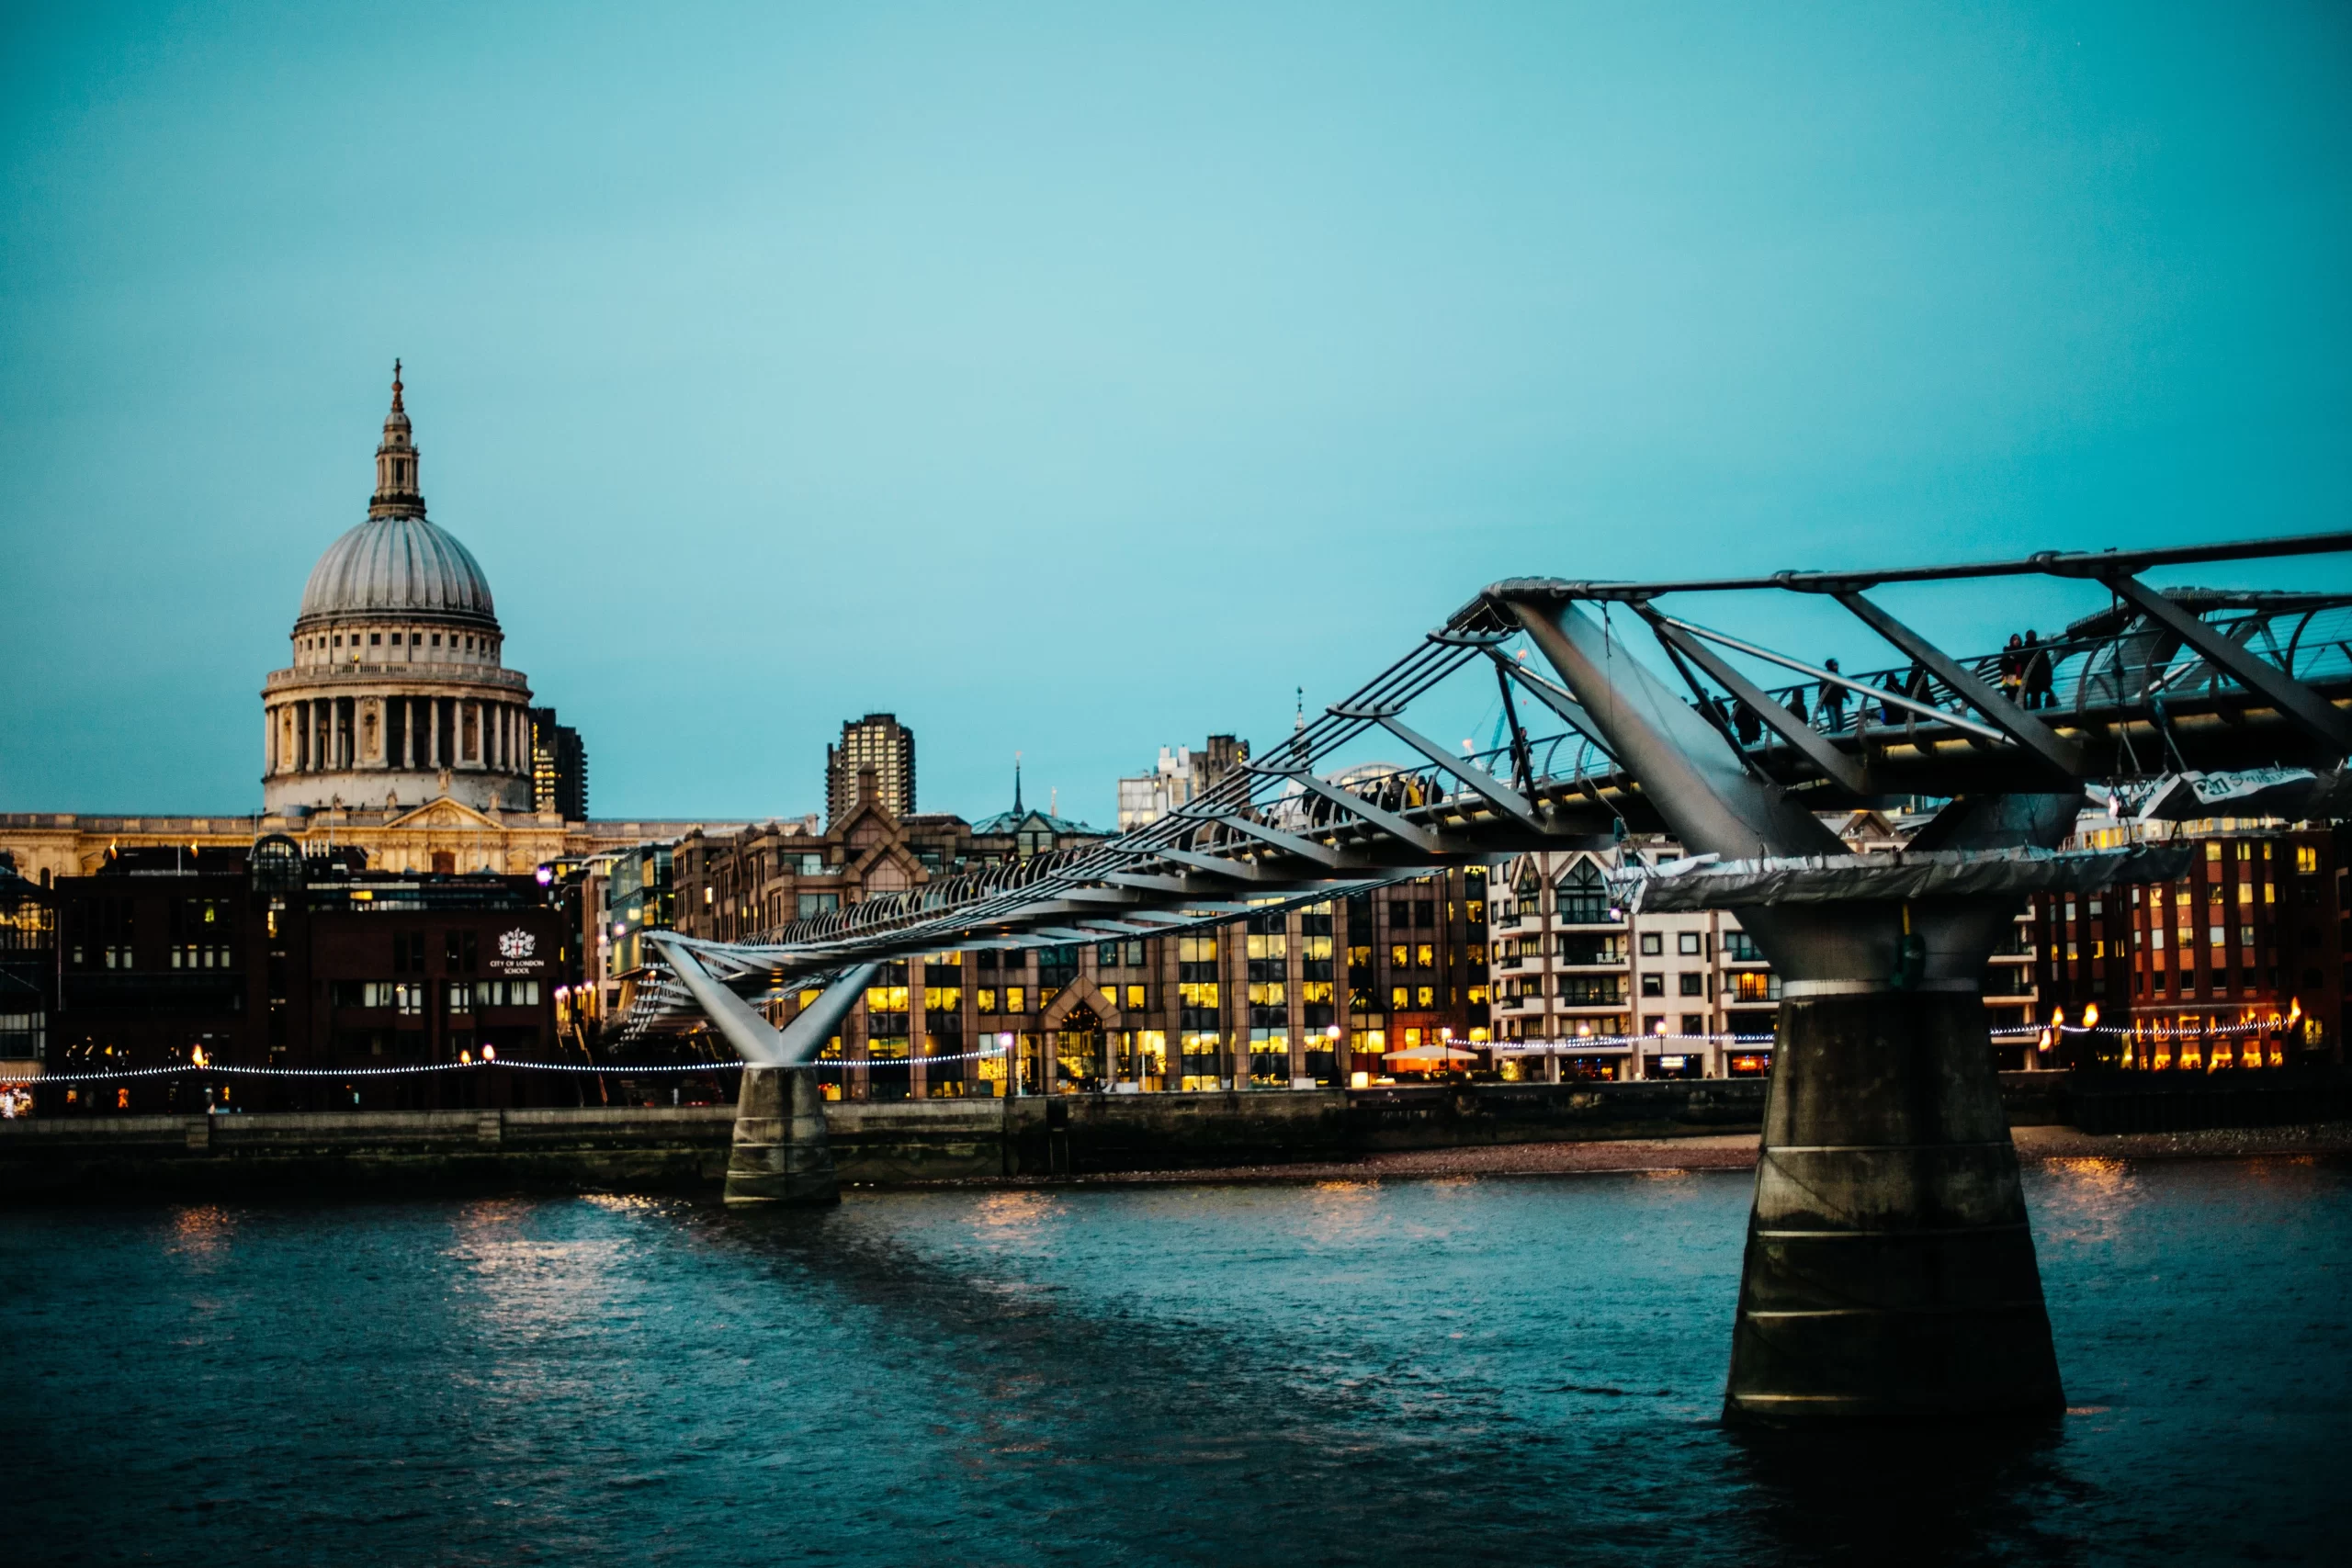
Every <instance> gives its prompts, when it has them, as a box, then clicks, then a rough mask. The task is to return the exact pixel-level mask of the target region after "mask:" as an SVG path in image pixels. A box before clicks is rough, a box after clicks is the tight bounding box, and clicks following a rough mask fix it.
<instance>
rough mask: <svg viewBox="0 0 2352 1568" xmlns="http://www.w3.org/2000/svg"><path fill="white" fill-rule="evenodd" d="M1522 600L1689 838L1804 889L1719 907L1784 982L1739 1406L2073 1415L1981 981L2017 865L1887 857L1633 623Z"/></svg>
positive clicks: (1735, 1387)
mask: <svg viewBox="0 0 2352 1568" xmlns="http://www.w3.org/2000/svg"><path fill="white" fill-rule="evenodd" d="M1511 608H1512V610H1513V613H1514V614H1516V615H1518V617H1519V618H1520V620H1521V624H1522V625H1523V626H1525V627H1526V628H1527V631H1528V633H1529V635H1530V637H1532V639H1533V640H1534V642H1535V644H1536V646H1537V647H1538V648H1539V649H1541V650H1542V651H1543V653H1544V656H1545V657H1546V659H1548V660H1550V662H1551V663H1552V665H1553V667H1554V668H1555V670H1557V671H1559V674H1560V677H1561V679H1562V680H1563V681H1564V682H1566V684H1567V686H1568V688H1569V690H1570V691H1572V692H1573V693H1575V694H1576V697H1577V701H1578V702H1579V703H1581V704H1582V705H1583V706H1584V709H1585V712H1586V714H1587V715H1588V716H1589V718H1590V719H1591V721H1592V722H1593V724H1594V726H1595V727H1596V728H1598V729H1599V731H1600V739H1602V741H1603V742H1604V743H1605V744H1606V745H1607V746H1608V748H1609V750H1611V752H1612V753H1613V754H1614V755H1615V756H1616V757H1617V759H1618V760H1619V761H1620V762H1621V763H1623V765H1624V767H1625V768H1626V769H1627V770H1628V771H1629V772H1630V773H1632V774H1633V775H1634V777H1635V778H1636V779H1637V780H1638V781H1639V782H1640V785H1641V791H1642V794H1643V795H1644V796H1645V798H1646V799H1648V800H1649V801H1650V802H1651V803H1652V804H1653V805H1655V806H1656V807H1657V810H1658V811H1659V813H1660V814H1661V815H1662V816H1664V818H1666V820H1667V822H1668V824H1669V825H1670V826H1671V827H1672V828H1673V829H1674V831H1675V833H1676V836H1677V837H1679V839H1680V840H1682V842H1683V843H1684V844H1685V845H1686V846H1687V847H1688V848H1689V849H1690V850H1691V852H1694V853H1700V854H1705V853H1713V854H1715V855H1719V856H1721V857H1723V858H1724V860H1727V861H1730V860H1736V861H1741V862H1747V863H1751V864H1752V863H1770V865H1771V866H1775V867H1778V868H1781V872H1782V873H1783V874H1784V877H1783V880H1784V882H1785V883H1786V884H1787V888H1788V892H1789V895H1790V896H1787V897H1780V896H1775V897H1773V898H1772V900H1771V901H1770V902H1769V903H1768V902H1764V901H1763V900H1762V899H1761V898H1759V897H1758V893H1757V891H1756V888H1757V886H1758V879H1757V878H1756V877H1748V878H1745V879H1743V878H1741V877H1738V876H1729V875H1726V876H1723V877H1720V878H1716V879H1715V880H1718V881H1719V882H1721V883H1722V884H1723V885H1724V886H1725V887H1726V889H1727V896H1724V897H1714V898H1709V899H1706V900H1705V902H1707V903H1710V904H1713V905H1719V906H1721V907H1726V908H1733V909H1734V910H1735V911H1736V913H1737V915H1738V917H1739V920H1740V924H1741V925H1742V926H1743V927H1745V928H1746V929H1747V931H1749V932H1750V933H1751V934H1752V935H1753V936H1754V937H1755V940H1756V942H1757V944H1758V946H1759V947H1761V948H1762V949H1763V950H1764V953H1765V954H1766V956H1768V957H1769V958H1770V959H1771V961H1772V964H1773V967H1774V968H1775V969H1776V970H1778V971H1779V972H1780V974H1781V976H1782V977H1783V989H1782V1001H1781V1013H1780V1024H1779V1039H1778V1043H1777V1045H1776V1048H1775V1051H1774V1055H1773V1066H1772V1080H1771V1087H1770V1095H1769V1098H1768V1100H1767V1102H1766V1110H1765V1124H1764V1149H1763V1157H1762V1160H1761V1162H1760V1164H1759V1165H1758V1169H1757V1178H1756V1198H1755V1206H1754V1209H1753V1212H1752V1213H1751V1217H1750V1219H1749V1222H1748V1233H1747V1260H1746V1263H1745V1265H1744V1267H1743V1269H1742V1273H1741V1279H1740V1287H1739V1314H1738V1319H1737V1323H1736V1327H1735V1328H1734V1331H1733V1337H1732V1362H1731V1376H1730V1380H1729V1383H1728V1385H1727V1387H1726V1389H1725V1391H1724V1416H1725V1418H1726V1419H1728V1420H1746V1421H1764V1422H1775V1423H1778V1422H1790V1421H1800V1420H1819V1419H1824V1418H1832V1419H1840V1418H1854V1417H1871V1416H1955V1415H2026V1414H2046V1413H2051V1412H2054V1411H2057V1410H2059V1409H2061V1408H2062V1407H2063V1405H2064V1394H2063V1393H2062V1391H2061V1389H2060V1386H2059V1381H2058V1364H2057V1358H2056V1356H2055V1354H2054V1352H2053V1351H2052V1347H2051V1340H2050V1323H2049V1318H2048V1315H2047V1314H2046V1313H2045V1311H2044V1309H2043V1306H2042V1298H2041V1272H2040V1270H2039V1269H2038V1267H2037V1265H2036V1263H2035V1259H2034V1251H2033V1237H2032V1234H2031V1232H2030V1230H2029V1229H2028V1228H2027V1223H2026V1211H2025V1198H2024V1194H2023V1191H2022V1190H2021V1189H2020V1187H2019V1184H2018V1163H2017V1151H2016V1149H2015V1147H2014V1146H2013V1145H2011V1143H2010V1141H2009V1130H2008V1119H2007V1115H2006V1113H2005V1112H2004V1111H2003V1110H2002V1106H2001V1099H2000V1086H1999V1079H1998V1078H1997V1077H1996V1075H1995V1072H1994V1069H1993V1062H1992V1053H1991V1052H1990V1051H1989V1050H1988V1049H1987V1048H1986V1027H1985V1010H1984V1004H1983V1001H1982V999H1981V998H1980V997H1979V995H1978V982H1979V976H1981V975H1982V973H1983V969H1984V965H1985V961H1986V959H1987V958H1988V957H1990V955H1991V953H1992V950H1993V947H1994V944H1995V942H1996V941H1997V940H1998V939H1999V937H2000V936H2001V935H2002V933H2003V932H2004V931H2007V929H2008V927H2009V925H2010V923H2011V921H2012V920H2013V919H2014V916H2015V912H2016V908H2017V906H2018V901H2019V900H2018V894H2016V893H2012V892H2006V891H2004V890H2003V889H2002V886H2001V877H2002V876H2003V875H2004V874H2005V871H2004V868H2003V866H2002V864H2001V863H2000V859H2001V857H1998V856H1992V857H1983V858H1984V859H1985V863H1984V864H1973V865H1971V864H1969V863H1973V862H1974V861H1976V860H1977V859H1978V858H1979V857H1977V856H1973V855H1951V856H1939V857H1938V859H1939V860H1940V861H1944V862H1945V863H1948V864H1951V865H1953V866H1954V867H1955V869H1958V868H1960V867H1962V866H1963V865H1968V867H1969V869H1970V870H1972V871H1973V873H1974V875H1973V883H1972V885H1971V886H1970V891H1969V892H1967V893H1965V894H1949V895H1947V894H1939V893H1938V892H1936V891H1934V885H1933V883H1932V882H1928V883H1924V884H1923V883H1922V882H1921V881H1920V880H1919V878H1918V875H1917V872H1916V870H1914V871H1910V872H1908V873H1907V874H1905V875H1902V876H1896V875H1890V874H1886V873H1887V872H1888V871H1890V870H1897V869H1902V868H1886V867H1870V866H1866V865H1865V863H1863V862H1862V861H1861V860H1860V859H1858V858H1857V857H1854V856H1853V855H1851V854H1850V852H1849V851H1848V850H1847V848H1846V846H1845V845H1844V844H1843V843H1842V842H1841V841H1840V840H1838V838H1837V836H1836V835H1835V834H1833V833H1832V832H1831V831H1830V830H1829V829H1827V828H1825V827H1824V826H1822V824H1821V823H1820V821H1819V820H1818V819H1816V818H1815V817H1814V816H1813V815H1812V813H1810V812H1809V811H1806V810H1805V809H1804V808H1803V807H1801V806H1800V805H1798V804H1797V803H1796V802H1795V801H1793V800H1792V799H1790V798H1788V797H1787V796H1786V795H1784V794H1783V792H1781V790H1780V789H1778V788H1777V787H1775V786H1773V785H1771V784H1768V783H1766V782H1764V781H1763V780H1761V779H1758V778H1757V777H1756V776H1754V775H1753V774H1752V773H1749V772H1748V771H1747V768H1746V767H1745V765H1744V764H1743V762H1742V761H1741V760H1740V758H1739V756H1738V755H1737V753H1736V751H1734V750H1733V749H1732V748H1731V746H1730V745H1729V744H1727V743H1726V742H1725V741H1724V739H1723V738H1722V737H1721V736H1720V735H1719V734H1718V733H1717V732H1716V731H1715V730H1714V729H1713V728H1712V727H1711V726H1710V725H1708V724H1707V723H1706V721H1705V720H1703V719H1702V718H1701V717H1700V716H1698V715H1697V714H1696V713H1694V712H1693V711H1692V710H1691V708H1690V707H1689V706H1688V705H1686V704H1685V703H1684V702H1683V701H1682V700H1681V698H1680V697H1679V696H1678V695H1677V694H1675V693H1674V692H1673V691H1672V689H1671V688H1669V687H1668V686H1667V685H1666V684H1665V682H1662V681H1660V680H1658V679H1657V677H1656V676H1654V675H1652V674H1651V673H1650V671H1648V670H1647V669H1646V668H1645V667H1644V666H1643V665H1642V664H1641V663H1639V662H1638V661H1637V660H1634V658H1632V657H1631V655H1630V651H1629V650H1628V649H1626V648H1625V647H1624V645H1623V641H1622V640H1621V639H1619V638H1618V637H1616V636H1615V635H1614V634H1613V631H1612V629H1611V628H1610V627H1608V626H1604V625H1603V624H1601V623H1600V622H1597V621H1595V620H1594V619H1593V618H1592V617H1590V616H1589V615H1586V614H1585V613H1583V612H1582V611H1580V610H1578V609H1577V608H1576V607H1575V606H1574V605H1573V604H1569V605H1566V606H1561V607H1557V608H1555V607H1553V606H1551V605H1543V606H1538V605H1536V604H1525V603H1513V604H1512V605H1511ZM2079 798H2080V797H2079V795H2077V794H2075V793H2063V794H2053V795H2012V796H2001V797H1988V798H1985V799H1978V800H1962V801H1960V802H1957V803H1955V804H1954V805H1953V806H1951V807H1947V808H1946V810H1945V812H1944V813H1943V814H1942V815H1940V816H1939V817H1938V818H1937V819H1936V820H1935V822H1933V823H1931V824H1930V825H1929V827H1928V829H1927V830H1926V831H1925V832H1924V833H1923V834H1922V835H1921V837H1920V840H1918V841H1917V843H1916V844H1915V846H1914V847H1915V849H1917V850H1918V851H1923V852H1924V851H1946V852H1984V851H1999V850H2004V849H2007V850H2015V849H2018V848H2022V847H2039V848H2045V849H2046V848H2050V847H2053V846H2055V845H2056V844H2057V843H2058V842H2059V841H2060V840H2063V839H2064V836H2065V834H2066V833H2067V832H2068V831H2070V830H2071V829H2072V827H2073V824H2074V819H2075V809H2076V807H2077V805H2078V802H2079ZM1873 858H1875V857H1873ZM1841 861H1842V862H1846V863H1849V866H1848V867H1840V866H1839V864H1838V863H1839V862H1841ZM1839 876H1843V877H1845V882H1844V885H1843V886H1842V887H1838V886H1824V885H1823V882H1822V879H1823V878H1835V877H1839ZM1808 878H1812V879H1813V884H1812V886H1811V890H1810V891H1809V892H1808V891H1807V890H1806V882H1807V879H1808ZM1671 880H1674V879H1668V881H1671ZM1898 891H1899V894H1900V896H1895V895H1896V894H1897V893H1898Z"/></svg>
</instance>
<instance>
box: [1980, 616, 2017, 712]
mask: <svg viewBox="0 0 2352 1568" xmlns="http://www.w3.org/2000/svg"><path fill="white" fill-rule="evenodd" d="M1980 668H1981V666H1980ZM2000 673H2001V695H2003V696H2005V697H2007V698H2008V699H2009V701H2011V702H2013V703H2014V702H2018V701H2019V700H2020V699H2021V697H2022V695H2023V694H2024V688H2025V641H2024V639H2023V638H2021V637H2018V634H2017V633H2015V632H2011V633H2010V634H2009V645H2008V646H2007V648H2005V649H2001V663H2000Z"/></svg>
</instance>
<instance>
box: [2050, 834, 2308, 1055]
mask: <svg viewBox="0 0 2352 1568" xmlns="http://www.w3.org/2000/svg"><path fill="white" fill-rule="evenodd" d="M2133 839H2141V840H2147V839H2164V840H2176V839H2178V840H2188V843H2189V844H2190V845H2191V846H2192V847H2193V850H2194V852H2193V854H2192V855H2191V857H2190V860H2189V863H2188V872H2187V874H2185V875H2183V876H2181V877H2179V878H2178V879H2177V880H2174V881H2170V882H2157V883H2148V884H2143V885H2138V886H2119V887H2115V888H2112V889H2109V891H2108V892H2107V893H2105V894H2103V895H2091V896H2087V897H2075V896H2071V895H2061V896H2052V897H2039V898H2037V899H2036V900H2035V901H2034V909H2033V924H2034V932H2033V946H2034V950H2035V951H2034V964H2035V967H2036V971H2037V976H2038V983H2039V987H2040V990H2041V999H2042V1013H2041V1017H2042V1021H2044V1022H2047V1021H2050V1019H2051V1017H2052V1012H2053V1011H2054V1010H2060V1009H2063V1010H2064V1012H2065V1015H2066V1019H2067V1021H2069V1022H2070V1023H2073V1024H2077V1025H2079V1024H2080V1023H2081V1022H2082V1021H2083V1019H2084V1017H2085V1014H2086V1010H2087V1009H2089V1008H2091V1007H2093V1006H2096V1007H2097V1008H2098V1016H2099V1021H2100V1023H2101V1025H2102V1026H2103V1027H2104V1028H2105V1029H2107V1030H2120V1031H2121V1032H2117V1033H2106V1032H2102V1033H2098V1034H2093V1035H2075V1036H2071V1037H2068V1040H2067V1045H2068V1050H2069V1053H2070V1055H2072V1056H2073V1057H2074V1058H2075V1059H2077V1060H2083V1061H2090V1060H2098V1061H2103V1062H2106V1063H2108V1064H2109V1065H2111V1066H2126V1067H2132V1068H2166V1069H2181V1068H2187V1069H2195V1070H2201V1071H2208V1072H2210V1071H2212V1070H2214V1069H2216V1068H2218V1067H2273V1066H2289V1065H2291V1064H2294V1063H2296V1062H2304V1061H2320V1060H2324V1061H2338V1062H2340V1061H2342V1060H2343V1058H2344V1040H2345V1033H2346V1024H2347V1022H2348V1021H2347V1019H2346V1013H2345V1005H2346V987H2345V953H2346V939H2345V933H2344V931H2343V911H2344V909H2345V908H2346V904H2345V889H2344V886H2343V883H2344V878H2345V875H2346V857H2345V854H2344V846H2343V840H2342V838H2341V835H2340V830H2339V829H2334V828H2327V827H2312V826H2309V825H2290V824H2287V823H2282V822H2275V821H2269V820H2267V819H2241V818H2215V819H2211V820H2208V821H2199V822H2186V823H2181V824H2178V825H2175V824H2170V823H2154V824H2149V823H2128V822H2118V821H2115V820H2113V819H2111V818H2105V817H2097V818H2086V819H2085V824H2084V830H2083V832H2082V834H2081V835H2080V838H2079V840H2078V841H2079V842H2081V843H2083V844H2085V845H2087V846H2090V847H2097V848H2113V847H2116V846H2118V845H2120V844H2122V843H2125V842H2128V841H2130V840H2133Z"/></svg>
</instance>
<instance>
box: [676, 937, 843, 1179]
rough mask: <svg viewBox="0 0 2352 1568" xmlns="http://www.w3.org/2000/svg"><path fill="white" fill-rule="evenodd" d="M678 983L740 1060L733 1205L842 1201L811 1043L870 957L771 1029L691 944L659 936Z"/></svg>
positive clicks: (817, 1043)
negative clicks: (705, 964) (714, 973)
mask: <svg viewBox="0 0 2352 1568" xmlns="http://www.w3.org/2000/svg"><path fill="white" fill-rule="evenodd" d="M653 940H654V941H655V942H660V943H661V946H662V953H663V955H664V956H666V957H667V958H668V959H669V961H670V966H671V968H672V969H673V970H674V971H675V972H676V974H677V976H678V980H679V983H680V984H682V985H684V987H686V989H687V990H688V991H689V992H690V993H692V994H693V996H694V998H695V1002H696V1004H697V1005H699V1006H700V1007H701V1008H702V1010H703V1011H704V1012H705V1013H707V1014H708V1015H709V1017H710V1021H711V1022H712V1023H713V1024H715V1025H717V1026H718V1032H719V1033H720V1034H722V1035H724V1036H726V1039H727V1043H729V1044H730V1045H732V1046H734V1047H735V1049H736V1052H737V1053H738V1054H739V1055H741V1056H742V1058H743V1086H742V1088H741V1089H740V1090H739V1091H738V1092H737V1094H736V1097H735V1141H734V1147H733V1149H732V1151H731V1152H730V1153H729V1156H728V1160H727V1201H728V1202H729V1204H731V1205H739V1206H740V1205H745V1204H752V1203H786V1204H791V1205H794V1206H797V1207H822V1206H824V1205H828V1204H832V1203H838V1202H840V1201H841V1196H842V1194H841V1183H840V1181H839V1179H837V1178H836V1177H835V1175H834V1173H833V1150H832V1143H831V1139H830V1138H829V1137H828V1136H827V1134H826V1131H825V1099H824V1096H823V1094H822V1093H820V1091H819V1089H818V1087H817V1072H816V1068H815V1067H814V1066H812V1065H811V1064H812V1063H814V1061H815V1060H816V1056H817V1052H818V1050H819V1049H820V1047H821V1046H822V1045H823V1044H824V1043H825V1042H826V1041H827V1040H828V1039H830V1038H831V1036H832V1033H833V1031H834V1030H836V1029H838V1028H840V1027H841V1021H842V1019H844V1018H846V1017H848V1016H849V1010H850V1009H852V1008H853V1007H855V1006H856V1005H857V998H858V996H859V994H860V993H861V992H863V991H864V990H865V987H866V985H867V983H868V982H869V981H871V980H872V979H873V977H874V974H875V971H876V969H877V968H878V967H879V965H878V964H859V965H857V966H856V967H854V968H853V969H850V970H847V971H845V972H844V973H843V974H842V976H841V977H840V978H839V979H837V980H835V981H834V982H833V983H832V984H831V986H828V987H826V988H825V990H824V991H823V992H822V993H821V994H820V996H819V997H818V998H817V999H816V1000H815V1001H813V1002H811V1003H809V1005H808V1006H807V1007H805V1008H803V1009H801V1010H800V1016H799V1017H797V1018H796V1019H794V1020H793V1021H791V1022H790V1023H789V1024H786V1026H785V1027H784V1028H783V1029H781V1030H778V1029H776V1028H775V1027H774V1026H773V1025H771V1024H770V1023H769V1022H768V1021H767V1020H766V1019H764V1018H763V1017H761V1016H760V1014H759V1012H758V1010H756V1009H754V1008H753V1007H752V1005H751V1004H750V1003H749V1002H747V1001H745V1000H744V999H743V998H741V997H739V996H737V995H736V994H735V993H734V992H733V991H730V990H729V989H728V988H727V987H725V986H722V985H720V984H719V983H718V981H717V980H714V979H713V978H711V976H710V972H709V971H708V970H707V969H705V968H704V967H703V966H702V964H700V963H698V962H697V961H696V960H695V955H694V951H693V949H691V948H689V947H686V946H684V944H682V943H678V942H663V941H662V937H661V936H660V935H655V936H654V938H653Z"/></svg>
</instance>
